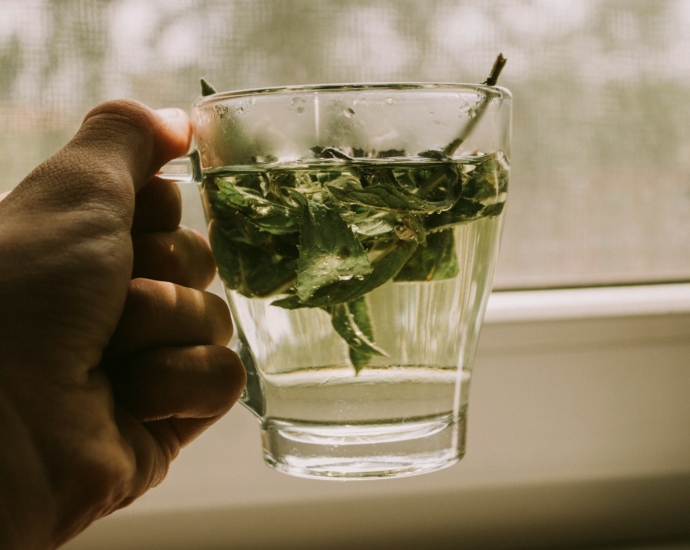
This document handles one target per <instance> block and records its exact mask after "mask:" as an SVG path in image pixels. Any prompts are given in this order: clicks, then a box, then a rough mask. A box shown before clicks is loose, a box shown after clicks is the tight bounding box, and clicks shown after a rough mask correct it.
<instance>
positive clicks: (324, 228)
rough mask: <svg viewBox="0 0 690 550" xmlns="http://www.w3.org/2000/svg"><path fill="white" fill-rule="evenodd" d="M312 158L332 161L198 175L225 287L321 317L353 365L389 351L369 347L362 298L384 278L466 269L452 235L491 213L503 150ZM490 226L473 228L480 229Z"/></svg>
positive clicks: (497, 200) (369, 326) (502, 177)
mask: <svg viewBox="0 0 690 550" xmlns="http://www.w3.org/2000/svg"><path fill="white" fill-rule="evenodd" d="M319 154H320V155H321V156H330V157H334V158H330V159H329V158H322V159H318V160H315V161H314V162H310V163H291V164H275V165H273V166H271V167H270V168H268V169H265V168H256V167H232V168H216V169H213V170H209V171H208V172H206V174H205V177H204V182H203V189H202V193H203V196H204V200H205V205H206V210H207V212H208V214H209V218H210V220H209V221H210V222H211V224H210V230H209V232H210V237H211V245H212V247H213V250H214V255H215V257H216V262H217V264H218V270H219V273H220V276H221V278H222V280H223V282H224V284H225V286H226V288H228V289H230V290H231V291H233V294H239V295H240V296H242V297H245V298H250V299H255V300H261V303H262V304H267V305H268V306H270V307H273V308H280V309H285V310H299V309H304V308H307V309H315V310H318V311H319V313H321V314H322V313H324V312H325V313H327V314H328V315H329V316H330V325H331V327H332V331H334V332H335V333H337V334H338V335H339V336H340V338H341V339H342V341H343V343H344V344H346V345H347V347H348V348H349V360H350V363H351V364H352V366H353V368H354V370H355V372H358V371H359V370H361V369H362V368H364V367H366V366H368V365H369V364H370V363H371V361H372V359H373V358H374V357H388V356H390V351H387V350H385V349H384V348H382V347H381V345H380V344H379V343H377V338H376V336H375V334H374V332H375V327H374V324H373V323H372V313H371V307H372V304H371V303H370V299H369V294H370V293H371V292H372V291H373V290H374V289H376V288H378V287H380V286H381V285H383V284H385V283H387V282H388V281H392V282H393V283H408V284H409V283H425V284H428V283H431V282H434V281H442V280H451V279H454V278H456V277H457V276H458V274H459V273H460V271H461V270H464V269H465V268H466V266H465V265H461V264H462V261H463V260H464V257H461V255H462V254H464V252H463V248H464V246H463V243H462V242H458V239H460V241H462V240H467V239H468V236H465V235H464V233H466V231H461V230H459V229H458V228H459V227H460V226H464V225H466V224H469V223H471V222H476V221H477V220H482V219H496V218H497V217H498V216H499V215H500V214H501V212H502V210H503V206H504V201H505V195H506V190H507V184H508V177H507V175H508V167H507V163H506V161H505V159H504V157H503V155H502V154H501V153H494V154H490V155H477V156H474V157H467V158H464V159H460V160H456V159H453V160H450V159H447V160H444V159H442V158H440V157H441V156H442V154H441V153H440V152H435V151H432V152H429V153H427V154H426V155H424V156H420V157H416V158H410V157H403V158H397V159H396V158H389V155H388V154H384V155H383V157H382V158H381V154H379V157H378V158H375V159H371V160H369V159H365V160H354V159H351V158H350V157H348V156H347V155H346V154H345V153H342V152H340V151H337V150H334V149H332V148H329V149H321V150H319ZM491 225H495V224H491V223H488V224H487V223H483V224H481V226H482V227H484V226H487V230H486V231H488V233H493V232H495V231H492V230H491V229H489V226H491ZM477 227H479V226H477ZM472 246H473V247H476V244H475V243H474V242H473V243H472ZM465 261H466V260H465ZM267 298H272V299H271V300H270V301H268V302H267V301H266V299H267ZM295 337H296V338H297V339H299V338H298V335H295ZM309 363H311V362H309ZM302 366H306V365H302ZM280 370H281V371H282V370H285V369H280Z"/></svg>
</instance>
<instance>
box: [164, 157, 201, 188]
mask: <svg viewBox="0 0 690 550" xmlns="http://www.w3.org/2000/svg"><path fill="white" fill-rule="evenodd" d="M200 174H201V169H200V168H199V155H198V153H197V152H196V151H193V152H191V153H189V154H188V155H185V156H183V157H178V158H176V159H173V160H171V161H170V162H168V163H167V164H165V165H163V166H161V169H160V170H159V171H158V173H157V174H156V176H157V177H159V178H161V179H164V180H168V181H174V182H175V183H198V182H200V181H201V178H200Z"/></svg>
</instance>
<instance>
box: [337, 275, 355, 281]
mask: <svg viewBox="0 0 690 550" xmlns="http://www.w3.org/2000/svg"><path fill="white" fill-rule="evenodd" d="M350 279H352V274H350V275H338V280H339V281H349V280H350Z"/></svg>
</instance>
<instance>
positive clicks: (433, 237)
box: [394, 229, 459, 281]
mask: <svg viewBox="0 0 690 550" xmlns="http://www.w3.org/2000/svg"><path fill="white" fill-rule="evenodd" d="M458 273H459V267H458V256H457V253H456V251H455V236H454V235H453V230H452V229H447V230H445V231H440V232H438V233H432V234H430V235H428V236H427V239H426V245H420V246H419V247H418V248H417V250H415V253H414V254H413V255H412V257H411V258H410V259H409V260H408V261H407V263H405V265H404V266H403V267H402V269H401V270H400V271H399V272H398V274H397V275H396V276H395V279H394V281H439V280H443V279H453V278H454V277H457V275H458Z"/></svg>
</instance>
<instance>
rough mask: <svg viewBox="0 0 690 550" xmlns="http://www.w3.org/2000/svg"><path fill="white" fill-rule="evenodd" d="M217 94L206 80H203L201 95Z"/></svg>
mask: <svg viewBox="0 0 690 550" xmlns="http://www.w3.org/2000/svg"><path fill="white" fill-rule="evenodd" d="M215 93H216V89H215V88H214V87H213V86H211V85H210V84H209V83H208V82H206V79H204V78H202V79H201V95H202V96H204V97H205V96H207V95H213V94H215Z"/></svg>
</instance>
